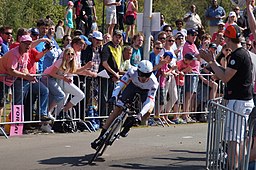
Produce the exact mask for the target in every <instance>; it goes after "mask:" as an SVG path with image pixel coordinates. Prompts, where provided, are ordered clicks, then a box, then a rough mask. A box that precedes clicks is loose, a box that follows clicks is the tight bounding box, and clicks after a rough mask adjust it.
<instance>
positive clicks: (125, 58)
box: [120, 46, 133, 75]
mask: <svg viewBox="0 0 256 170" xmlns="http://www.w3.org/2000/svg"><path fill="white" fill-rule="evenodd" d="M132 51H133V49H132V47H131V46H125V47H124V49H123V53H122V54H123V55H122V62H121V66H120V74H121V75H124V74H125V73H126V72H127V71H128V70H129V69H130V68H131V67H132V65H131V62H130V59H131V57H132Z"/></svg>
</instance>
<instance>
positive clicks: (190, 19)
mask: <svg viewBox="0 0 256 170" xmlns="http://www.w3.org/2000/svg"><path fill="white" fill-rule="evenodd" d="M183 20H184V22H185V23H186V26H185V29H186V30H189V29H194V30H197V31H198V29H199V28H200V29H201V28H202V22H201V19H200V16H199V15H198V14H197V13H196V5H194V4H192V5H191V6H190V11H189V12H188V13H186V14H185V16H184V17H183Z"/></svg>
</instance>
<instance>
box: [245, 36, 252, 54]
mask: <svg viewBox="0 0 256 170" xmlns="http://www.w3.org/2000/svg"><path fill="white" fill-rule="evenodd" d="M246 49H247V50H249V51H251V50H252V41H251V40H250V39H249V38H246Z"/></svg>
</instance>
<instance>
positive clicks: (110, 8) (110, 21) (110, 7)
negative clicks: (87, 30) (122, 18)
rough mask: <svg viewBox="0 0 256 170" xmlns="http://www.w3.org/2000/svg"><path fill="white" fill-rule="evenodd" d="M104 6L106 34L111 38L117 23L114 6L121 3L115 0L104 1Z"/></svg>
mask: <svg viewBox="0 0 256 170" xmlns="http://www.w3.org/2000/svg"><path fill="white" fill-rule="evenodd" d="M104 5H105V6H106V24H107V25H108V33H109V34H110V35H111V36H113V31H114V28H115V25H116V23H117V18H116V6H120V5H121V2H120V1H118V2H116V0H104Z"/></svg>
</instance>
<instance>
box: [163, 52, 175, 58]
mask: <svg viewBox="0 0 256 170" xmlns="http://www.w3.org/2000/svg"><path fill="white" fill-rule="evenodd" d="M166 56H170V58H174V56H173V54H172V53H171V52H169V51H166V52H164V57H166Z"/></svg>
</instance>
